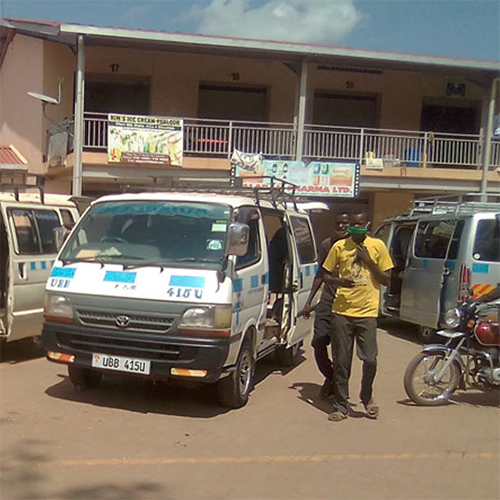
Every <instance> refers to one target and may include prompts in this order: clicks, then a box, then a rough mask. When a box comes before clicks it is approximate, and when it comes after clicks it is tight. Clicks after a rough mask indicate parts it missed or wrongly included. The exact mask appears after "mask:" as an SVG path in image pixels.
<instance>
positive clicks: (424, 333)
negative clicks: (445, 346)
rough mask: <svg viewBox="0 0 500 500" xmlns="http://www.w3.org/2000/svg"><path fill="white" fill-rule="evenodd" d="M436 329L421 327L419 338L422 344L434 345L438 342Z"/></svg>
mask: <svg viewBox="0 0 500 500" xmlns="http://www.w3.org/2000/svg"><path fill="white" fill-rule="evenodd" d="M436 331H437V330H436V329H435V328H431V327H429V326H419V327H418V333H417V337H418V340H420V342H422V344H432V343H433V342H435V341H436V338H437V336H436Z"/></svg>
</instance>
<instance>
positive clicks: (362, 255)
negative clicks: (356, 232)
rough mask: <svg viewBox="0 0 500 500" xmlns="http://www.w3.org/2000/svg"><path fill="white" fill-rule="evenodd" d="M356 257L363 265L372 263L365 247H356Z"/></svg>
mask: <svg viewBox="0 0 500 500" xmlns="http://www.w3.org/2000/svg"><path fill="white" fill-rule="evenodd" d="M356 256H357V258H358V259H359V260H360V261H361V262H364V263H365V264H371V263H373V261H372V258H371V257H370V254H369V253H368V250H367V248H366V247H365V246H362V245H358V246H357V247H356Z"/></svg>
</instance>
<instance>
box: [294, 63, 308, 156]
mask: <svg viewBox="0 0 500 500" xmlns="http://www.w3.org/2000/svg"><path fill="white" fill-rule="evenodd" d="M306 97H307V61H306V59H305V58H304V59H302V68H301V71H300V88H299V106H298V108H299V110H298V117H297V118H298V120H297V149H296V153H295V159H296V160H297V161H301V160H302V153H303V150H304V123H305V120H306Z"/></svg>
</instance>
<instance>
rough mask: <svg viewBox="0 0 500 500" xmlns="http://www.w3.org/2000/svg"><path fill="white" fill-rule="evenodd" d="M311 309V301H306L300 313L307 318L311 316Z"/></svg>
mask: <svg viewBox="0 0 500 500" xmlns="http://www.w3.org/2000/svg"><path fill="white" fill-rule="evenodd" d="M311 310H312V307H311V303H310V302H306V305H305V306H304V310H303V311H302V315H303V316H304V318H306V319H309V318H310V317H311Z"/></svg>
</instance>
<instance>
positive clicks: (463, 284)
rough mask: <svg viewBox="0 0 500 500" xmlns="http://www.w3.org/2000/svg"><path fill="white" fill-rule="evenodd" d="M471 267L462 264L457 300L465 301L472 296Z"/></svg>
mask: <svg viewBox="0 0 500 500" xmlns="http://www.w3.org/2000/svg"><path fill="white" fill-rule="evenodd" d="M469 290H470V269H469V268H468V267H467V266H464V265H461V266H460V278H459V281H458V291H457V300H458V302H463V301H465V300H467V299H468V298H469V297H470V293H469Z"/></svg>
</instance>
